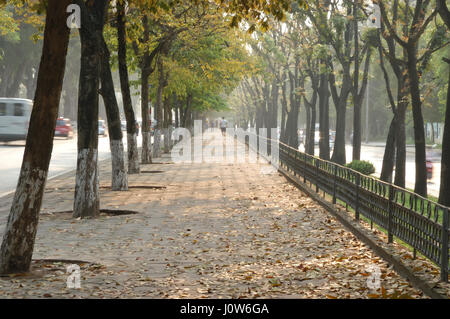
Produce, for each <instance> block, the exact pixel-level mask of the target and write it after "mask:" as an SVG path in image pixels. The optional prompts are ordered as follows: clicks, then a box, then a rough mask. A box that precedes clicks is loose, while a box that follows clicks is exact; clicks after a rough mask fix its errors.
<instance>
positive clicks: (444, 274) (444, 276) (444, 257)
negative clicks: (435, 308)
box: [441, 208, 449, 282]
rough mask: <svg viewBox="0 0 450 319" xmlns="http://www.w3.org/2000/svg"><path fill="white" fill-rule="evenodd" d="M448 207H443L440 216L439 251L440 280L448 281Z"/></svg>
mask: <svg viewBox="0 0 450 319" xmlns="http://www.w3.org/2000/svg"><path fill="white" fill-rule="evenodd" d="M448 217H449V216H448V208H445V209H444V216H443V218H442V252H441V281H443V282H448V227H449V222H448Z"/></svg>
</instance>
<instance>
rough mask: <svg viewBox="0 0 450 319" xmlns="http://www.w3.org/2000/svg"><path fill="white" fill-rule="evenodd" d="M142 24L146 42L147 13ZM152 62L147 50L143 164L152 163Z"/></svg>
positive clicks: (143, 86) (143, 72)
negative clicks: (150, 96) (150, 101)
mask: <svg viewBox="0 0 450 319" xmlns="http://www.w3.org/2000/svg"><path fill="white" fill-rule="evenodd" d="M142 24H143V25H144V43H147V42H148V40H149V26H148V17H147V16H146V15H144V17H143V18H142ZM150 63H151V59H150V53H149V51H148V50H146V51H145V53H144V56H143V58H142V66H141V113H142V115H141V116H142V130H141V131H142V156H141V161H142V164H151V163H152V136H151V132H150V125H149V124H150V118H151V116H150V115H151V108H149V77H150V74H151V70H150Z"/></svg>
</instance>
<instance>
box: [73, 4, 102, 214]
mask: <svg viewBox="0 0 450 319" xmlns="http://www.w3.org/2000/svg"><path fill="white" fill-rule="evenodd" d="M108 2H109V1H108V0H98V1H96V2H95V3H87V4H85V3H84V1H82V0H80V1H78V3H79V4H80V6H81V8H82V10H81V12H82V14H81V24H82V26H83V27H82V28H80V40H81V64H80V79H79V81H80V83H79V91H78V160H77V173H76V185H75V199H74V204H73V205H74V206H73V217H74V218H78V217H81V218H89V217H95V216H97V215H98V214H99V206H100V196H99V192H98V165H97V160H98V102H99V94H98V92H99V84H100V71H101V63H102V51H103V48H102V47H103V43H102V32H103V25H104V15H105V12H106V8H107V5H108Z"/></svg>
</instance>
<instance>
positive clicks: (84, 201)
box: [73, 148, 100, 218]
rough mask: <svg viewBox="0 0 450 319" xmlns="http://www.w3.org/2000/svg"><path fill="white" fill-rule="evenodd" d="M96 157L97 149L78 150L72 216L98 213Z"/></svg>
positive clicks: (86, 216) (92, 215)
mask: <svg viewBox="0 0 450 319" xmlns="http://www.w3.org/2000/svg"><path fill="white" fill-rule="evenodd" d="M97 158H98V151H97V149H88V148H86V149H81V150H79V151H78V162H77V174H76V184H75V201H74V204H73V217H74V218H78V217H81V218H89V217H95V216H97V215H98V214H99V209H100V197H99V193H98V163H97Z"/></svg>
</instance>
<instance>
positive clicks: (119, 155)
mask: <svg viewBox="0 0 450 319" xmlns="http://www.w3.org/2000/svg"><path fill="white" fill-rule="evenodd" d="M102 43H103V55H102V67H101V76H100V78H101V85H102V87H101V90H100V94H101V95H102V97H103V102H104V104H105V110H106V117H107V120H108V132H109V145H110V148H111V165H112V182H111V189H112V190H113V191H123V190H128V174H127V169H126V166H125V158H124V147H123V135H122V127H121V123H120V112H119V106H118V104H117V99H116V93H115V90H114V82H113V78H112V74H111V67H110V64H109V59H110V54H109V49H108V47H107V45H106V43H105V41H104V39H102Z"/></svg>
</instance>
